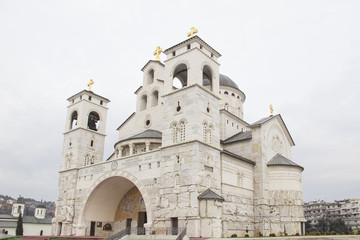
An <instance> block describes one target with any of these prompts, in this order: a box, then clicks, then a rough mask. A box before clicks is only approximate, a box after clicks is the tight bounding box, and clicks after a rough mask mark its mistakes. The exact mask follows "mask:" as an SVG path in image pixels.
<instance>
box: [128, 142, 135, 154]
mask: <svg viewBox="0 0 360 240" xmlns="http://www.w3.org/2000/svg"><path fill="white" fill-rule="evenodd" d="M129 148H130V152H129V155H130V156H131V155H133V152H134V144H133V143H130V144H129Z"/></svg>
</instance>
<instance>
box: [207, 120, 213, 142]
mask: <svg viewBox="0 0 360 240" xmlns="http://www.w3.org/2000/svg"><path fill="white" fill-rule="evenodd" d="M213 129H214V127H213V126H212V125H210V126H209V130H208V139H209V144H212V138H213Z"/></svg>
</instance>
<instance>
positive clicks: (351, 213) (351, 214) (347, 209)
mask: <svg viewBox="0 0 360 240" xmlns="http://www.w3.org/2000/svg"><path fill="white" fill-rule="evenodd" d="M304 210H305V218H306V220H307V221H309V223H310V224H311V227H313V228H314V227H316V225H317V224H318V223H319V222H320V221H322V220H327V221H329V222H331V221H336V220H338V219H340V220H343V221H344V223H345V225H346V226H347V227H348V228H349V229H352V230H354V229H359V228H360V199H356V198H353V199H344V200H335V201H334V202H326V201H323V200H318V201H311V202H307V203H305V205H304Z"/></svg>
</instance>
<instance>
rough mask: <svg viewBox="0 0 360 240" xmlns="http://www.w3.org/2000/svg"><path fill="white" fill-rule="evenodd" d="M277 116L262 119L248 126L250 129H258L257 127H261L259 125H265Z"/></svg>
mask: <svg viewBox="0 0 360 240" xmlns="http://www.w3.org/2000/svg"><path fill="white" fill-rule="evenodd" d="M278 115H279V114H278ZM278 115H271V116H269V117H264V118H262V119H260V120H258V121H256V122H254V123H252V124H250V127H259V126H261V124H263V123H266V122H267V121H270V120H271V119H273V118H275V117H276V116H278Z"/></svg>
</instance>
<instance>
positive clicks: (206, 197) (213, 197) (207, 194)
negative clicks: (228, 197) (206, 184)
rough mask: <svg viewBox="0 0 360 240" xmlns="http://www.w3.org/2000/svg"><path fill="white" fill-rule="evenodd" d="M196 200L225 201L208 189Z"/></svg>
mask: <svg viewBox="0 0 360 240" xmlns="http://www.w3.org/2000/svg"><path fill="white" fill-rule="evenodd" d="M197 198H198V199H199V200H217V201H224V200H225V199H224V198H223V197H222V196H220V195H219V194H217V193H216V192H214V191H212V190H211V189H210V188H208V189H207V190H206V191H205V192H203V193H202V194H200V195H199V196H198V197H197Z"/></svg>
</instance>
